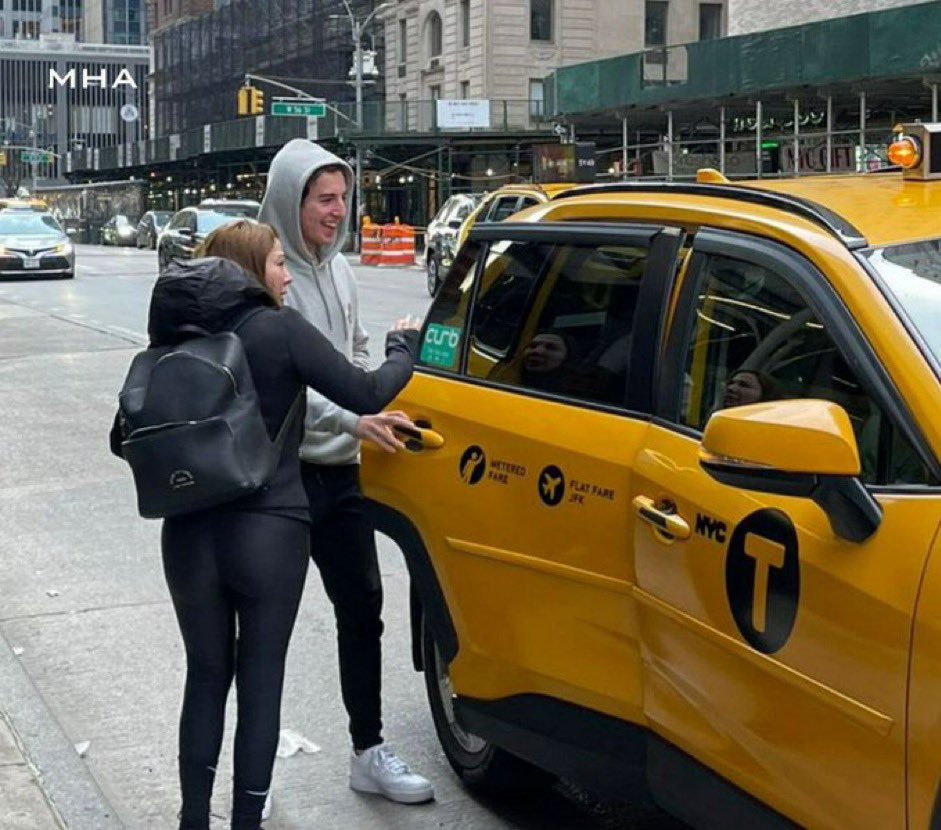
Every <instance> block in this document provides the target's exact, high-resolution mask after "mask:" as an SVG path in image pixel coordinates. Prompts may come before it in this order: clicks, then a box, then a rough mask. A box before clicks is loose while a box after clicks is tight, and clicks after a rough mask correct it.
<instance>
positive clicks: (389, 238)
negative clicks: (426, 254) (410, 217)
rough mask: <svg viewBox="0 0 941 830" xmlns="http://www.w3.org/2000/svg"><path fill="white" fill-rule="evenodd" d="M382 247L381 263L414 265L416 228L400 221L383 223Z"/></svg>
mask: <svg viewBox="0 0 941 830" xmlns="http://www.w3.org/2000/svg"><path fill="white" fill-rule="evenodd" d="M381 249H382V250H381V252H380V259H379V265H388V266H402V265H414V264H415V229H414V228H412V227H411V226H410V225H400V224H399V223H398V222H395V223H393V224H390V225H383V226H382V244H381Z"/></svg>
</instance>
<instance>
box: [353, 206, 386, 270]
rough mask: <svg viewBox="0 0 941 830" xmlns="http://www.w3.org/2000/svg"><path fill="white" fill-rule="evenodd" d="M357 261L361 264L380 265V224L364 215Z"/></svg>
mask: <svg viewBox="0 0 941 830" xmlns="http://www.w3.org/2000/svg"><path fill="white" fill-rule="evenodd" d="M361 239H362V245H361V247H360V256H359V261H360V262H361V263H362V264H363V265H382V225H374V224H373V223H372V222H370V221H369V217H368V216H367V217H365V218H364V221H363V230H362V236H361Z"/></svg>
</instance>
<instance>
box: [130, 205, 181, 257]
mask: <svg viewBox="0 0 941 830" xmlns="http://www.w3.org/2000/svg"><path fill="white" fill-rule="evenodd" d="M172 216H173V211H172V210H148V211H147V213H145V214H144V215H143V216H142V217H141V220H140V222H138V223H137V247H138V248H149V249H150V250H151V251H156V250H157V237H158V236H160V234H161V233H163V230H164V228H166V226H167V222H169V221H170V219H171V217H172Z"/></svg>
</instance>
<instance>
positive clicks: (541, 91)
mask: <svg viewBox="0 0 941 830" xmlns="http://www.w3.org/2000/svg"><path fill="white" fill-rule="evenodd" d="M529 114H530V115H531V116H532V117H533V118H541V117H542V116H543V115H545V114H546V87H545V84H544V83H543V80H542V78H532V79H531V80H530V82H529Z"/></svg>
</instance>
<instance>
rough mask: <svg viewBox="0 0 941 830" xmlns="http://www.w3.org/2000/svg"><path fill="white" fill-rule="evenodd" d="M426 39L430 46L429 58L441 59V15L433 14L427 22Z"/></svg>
mask: <svg viewBox="0 0 941 830" xmlns="http://www.w3.org/2000/svg"><path fill="white" fill-rule="evenodd" d="M425 37H426V39H427V44H428V57H429V58H438V57H441V15H440V14H438V12H432V13H431V14H429V15H428V19H427V20H426V21H425Z"/></svg>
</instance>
